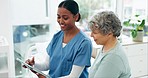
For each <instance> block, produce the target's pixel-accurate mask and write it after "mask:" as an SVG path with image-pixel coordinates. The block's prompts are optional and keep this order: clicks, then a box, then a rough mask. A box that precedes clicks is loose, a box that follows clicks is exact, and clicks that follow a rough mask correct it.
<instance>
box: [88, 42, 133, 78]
mask: <svg viewBox="0 0 148 78" xmlns="http://www.w3.org/2000/svg"><path fill="white" fill-rule="evenodd" d="M89 73H90V75H89V78H130V76H131V72H130V66H129V63H128V59H127V57H126V55H125V53H124V50H123V49H122V46H121V45H120V42H119V41H118V42H117V44H116V46H115V47H114V48H112V49H111V50H110V51H109V52H107V53H103V52H102V51H100V52H99V53H98V55H97V57H96V59H95V61H94V63H93V66H92V67H91V68H90V71H89Z"/></svg>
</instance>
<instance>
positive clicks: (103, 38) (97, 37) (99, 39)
mask: <svg viewBox="0 0 148 78" xmlns="http://www.w3.org/2000/svg"><path fill="white" fill-rule="evenodd" d="M91 37H93V39H94V41H95V42H96V44H97V45H105V43H106V42H107V41H108V39H109V35H108V34H107V35H103V34H101V33H100V32H99V31H98V30H93V31H92V32H91Z"/></svg>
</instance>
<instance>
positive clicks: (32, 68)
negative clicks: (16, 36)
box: [16, 58, 50, 78]
mask: <svg viewBox="0 0 148 78" xmlns="http://www.w3.org/2000/svg"><path fill="white" fill-rule="evenodd" d="M16 60H17V61H19V62H20V63H22V64H23V65H25V66H26V67H27V68H28V69H30V70H33V71H35V72H37V73H39V74H41V75H43V76H45V77H46V78H50V76H48V75H46V74H44V73H43V72H42V71H40V70H39V69H37V68H35V67H32V66H31V65H29V64H27V63H25V62H24V61H22V60H21V59H19V58H16Z"/></svg>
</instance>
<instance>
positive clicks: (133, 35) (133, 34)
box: [131, 30, 137, 38]
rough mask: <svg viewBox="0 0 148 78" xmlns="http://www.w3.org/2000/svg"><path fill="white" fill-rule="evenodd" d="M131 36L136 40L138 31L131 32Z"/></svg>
mask: <svg viewBox="0 0 148 78" xmlns="http://www.w3.org/2000/svg"><path fill="white" fill-rule="evenodd" d="M131 32H132V33H131V35H132V37H133V38H135V37H136V36H137V31H136V30H131Z"/></svg>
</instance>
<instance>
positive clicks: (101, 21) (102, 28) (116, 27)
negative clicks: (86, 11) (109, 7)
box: [89, 11, 122, 37]
mask: <svg viewBox="0 0 148 78" xmlns="http://www.w3.org/2000/svg"><path fill="white" fill-rule="evenodd" d="M89 24H90V25H89V26H90V29H91V30H92V31H93V30H98V31H99V32H100V33H101V34H103V35H106V34H108V33H110V32H112V33H113V36H115V37H118V36H120V33H121V29H122V26H121V22H120V20H119V18H118V17H117V16H116V15H115V14H114V13H113V12H112V11H102V12H99V13H97V14H96V15H94V16H93V17H92V19H91V20H90V22H89Z"/></svg>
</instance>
